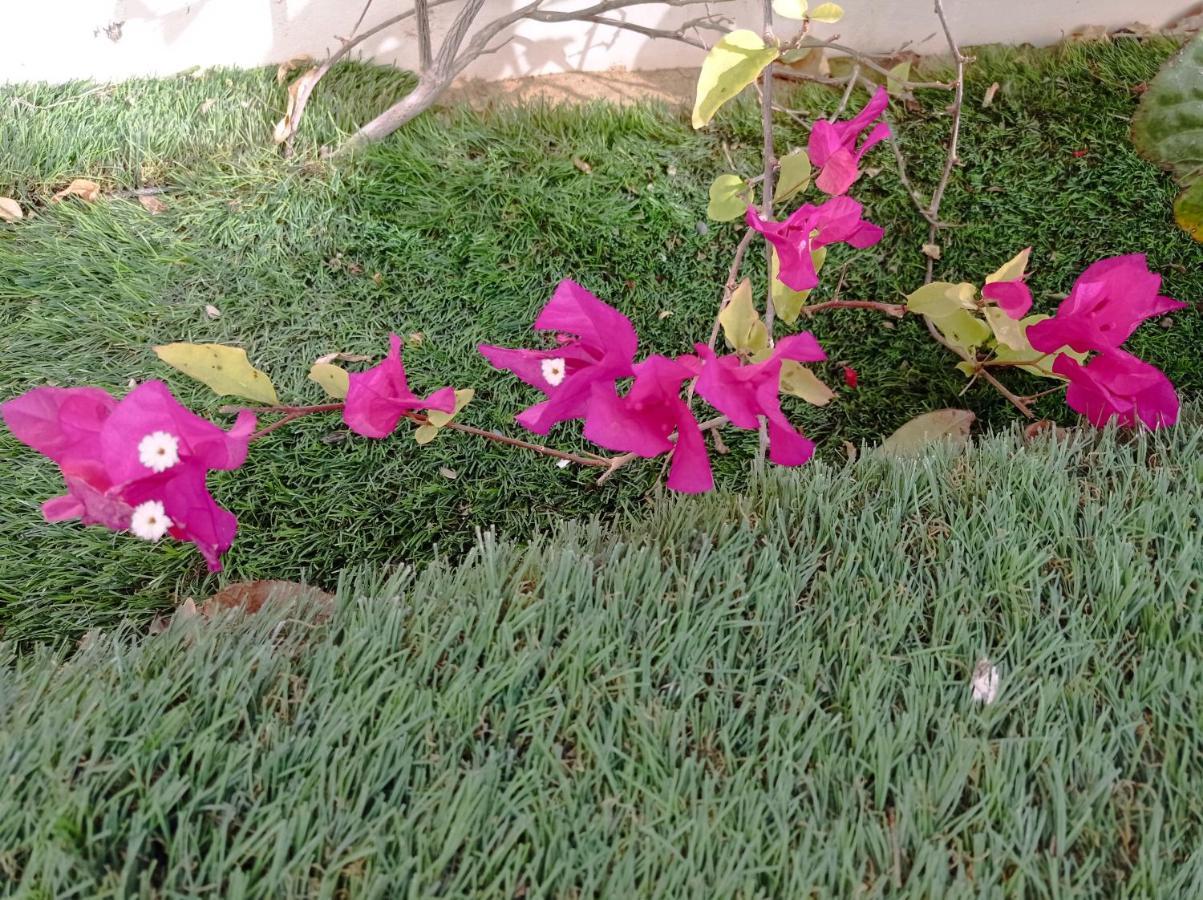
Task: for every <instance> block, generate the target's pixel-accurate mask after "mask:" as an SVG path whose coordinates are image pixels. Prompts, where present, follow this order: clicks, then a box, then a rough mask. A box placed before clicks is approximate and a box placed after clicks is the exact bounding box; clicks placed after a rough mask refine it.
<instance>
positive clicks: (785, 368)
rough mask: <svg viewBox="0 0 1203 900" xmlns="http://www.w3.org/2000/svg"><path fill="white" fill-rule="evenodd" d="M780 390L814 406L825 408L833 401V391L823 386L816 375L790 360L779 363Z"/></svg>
mask: <svg viewBox="0 0 1203 900" xmlns="http://www.w3.org/2000/svg"><path fill="white" fill-rule="evenodd" d="M781 390H783V391H784V392H785V393H787V394H790V395H792V396H794V397H801V398H802V399H803V400H805V401H806V402H807V403H810V404H813V405H814V406H826V405H827V404H828V403H830V402H831V401H832V400H834V399H835V391H833V390H832V389H831V388H829V387H828V386H827V385H825V384H823V382H822V381H820V380H819V376H818V375H816V374H815V373H814V372H812V371H811V370H810V369H808V368H807V367H806V366H804V365H802V364H801V363H799V362H795V361H794V360H792V359H787V360H785V361H784V362H782V363H781Z"/></svg>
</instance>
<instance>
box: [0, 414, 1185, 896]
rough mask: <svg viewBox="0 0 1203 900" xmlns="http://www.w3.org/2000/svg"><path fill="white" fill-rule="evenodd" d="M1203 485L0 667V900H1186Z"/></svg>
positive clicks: (771, 545)
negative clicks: (993, 678) (9, 895)
mask: <svg viewBox="0 0 1203 900" xmlns="http://www.w3.org/2000/svg"><path fill="white" fill-rule="evenodd" d="M1201 451H1203V429H1200V428H1199V427H1183V428H1181V429H1178V430H1176V431H1174V432H1171V433H1161V434H1159V435H1157V436H1155V437H1149V436H1145V437H1139V438H1135V439H1132V438H1128V437H1125V438H1123V439H1122V440H1117V438H1116V437H1115V436H1114V435H1113V434H1108V435H1102V436H1097V435H1095V434H1094V433H1084V434H1082V435H1080V436H1079V437H1078V438H1077V439H1075V440H1073V441H1072V442H1069V443H1061V444H1058V443H1053V442H1050V441H1038V442H1037V444H1036V445H1035V446H1033V447H1030V448H1026V449H1023V448H1021V447H1020V446H1019V445H1018V444H1017V441H1016V440H1015V438H1014V437H1013V436H1005V435H1004V436H998V437H994V438H991V439H988V440H986V441H984V442H982V443H981V444H979V445H978V446H976V447H972V448H970V450H968V451H967V452H966V453H964V454H961V455H957V454H954V453H951V452H936V453H933V454H930V455H928V456H926V457H924V458H922V459H920V460H918V461H914V462H898V461H884V460H880V459H876V458H872V457H870V458H867V459H864V460H862V461H861V462H859V463H857V464H855V465H850V466H837V465H832V464H830V463H826V462H820V463H816V464H814V465H813V466H811V467H810V468H809V469H808V470H807V472H806V474H805V476H804V477H799V476H798V475H795V474H793V473H780V472H775V473H772V474H771V475H770V476H768V477H766V478H764V479H761V480H754V481H753V483H752V484H751V486H750V488H749V490H748V492H747V493H745V494H736V493H730V492H722V493H720V494H717V495H714V496H710V497H706V498H698V499H674V500H671V501H667V502H657V503H656V504H654V505H653V506H652V507H650V508H649V509H648V510H646V511H645V512H644V513H642V514H641V515H640V516H638V517H635V518H634V519H633V520H632V521H627V522H624V523H623V524H622V525H621V526H620V527H617V528H614V527H611V526H608V525H605V524H597V523H594V524H589V525H564V526H561V527H559V528H557V529H556V531H555V533H554V534H550V535H546V536H544V537H541V538H537V539H535V540H533V541H531V542H529V543H515V542H509V541H506V540H499V539H495V538H493V537H491V536H486V537H485V538H483V539H481V540H480V541H478V542H477V543H476V544H475V546H474V549H473V550H472V551H471V552H470V553H469V554H468V555H467V556H466V558H464V559H463V560H462V561H461V562H459V563H455V564H452V563H448V562H441V561H440V562H435V563H433V564H431V565H429V566H427V567H425V568H422V569H418V570H415V569H410V568H406V567H402V568H399V569H393V570H390V571H385V572H380V571H375V572H368V571H364V570H360V571H359V572H358V573H357V574H349V575H347V576H346V577H345V578H344V579H343V581H342V584H341V587H340V597H339V603H338V608H337V612H336V614H335V616H334V617H333V619H332V620H331V621H329V622H327V623H325V624H314V623H313V621H312V615H311V614H309V613H306V612H304V611H294V612H291V613H287V614H284V615H286V616H287V618H286V620H285V621H284V624H280V621H281V615H282V614H279V613H277V614H272V613H262V614H260V615H258V616H256V617H250V618H248V619H244V620H242V622H241V623H239V622H237V621H233V620H219V621H216V622H212V623H209V624H198V623H196V622H190V623H177V625H176V626H174V627H173V628H172V629H171V630H169V631H168V632H167V633H166V634H165V635H163V636H159V637H154V638H143V637H142V636H141V635H140V634H139V632H138V631H137V630H134V629H131V628H125V627H123V628H120V629H118V630H116V631H114V632H112V633H109V634H107V635H101V636H99V637H97V638H96V639H95V640H94V641H93V642H92V643H91V644H90V645H89V646H88V647H86V648H85V649H83V650H80V651H79V652H76V653H74V655H68V654H64V653H62V652H60V651H57V650H53V649H51V648H50V647H48V646H45V645H43V646H42V647H41V648H40V649H38V650H36V651H34V652H33V653H29V654H23V655H21V654H17V653H16V652H15V651H16V648H15V646H14V645H13V643H12V642H10V643H8V644H6V645H0V784H4V785H5V790H4V791H0V880H2V879H7V881H8V884H9V886H10V888H11V889H12V890H13V892H15V893H16V894H18V895H20V896H25V897H64V896H87V897H107V896H113V897H128V896H137V895H142V896H189V897H195V896H207V895H211V896H222V897H227V896H228V897H272V898H275V897H286V896H322V897H331V896H356V897H369V896H375V897H383V896H389V897H392V896H410V897H428V896H436V895H437V896H450V897H463V896H482V897H510V896H527V897H574V896H579V897H602V896H604V897H616V898H618V897H622V898H627V897H707V898H709V897H810V896H816V897H850V896H860V895H861V894H862V893H863V895H865V896H870V897H876V896H886V895H889V896H906V897H916V898H928V897H941V896H950V897H1001V896H1010V897H1065V896H1073V897H1087V896H1097V897H1104V896H1106V897H1115V896H1125V897H1197V896H1199V895H1200V893H1201V892H1203V850H1201V849H1200V848H1203V765H1201V762H1203V760H1200V747H1203V733H1201V728H1203V720H1201V719H1200V709H1201V708H1203V672H1201V671H1200V659H1201V658H1203V639H1201V635H1203V611H1201V609H1200V605H1199V602H1198V601H1199V598H1200V596H1201V595H1203V583H1201V582H1200V570H1199V560H1200V559H1201V558H1203V532H1201V530H1200V528H1201V523H1200V513H1201V511H1203V463H1201V462H1200V460H1201V459H1203V455H1201ZM310 613H311V611H310ZM982 656H986V657H988V658H989V659H991V660H993V661H994V662H995V663H996V664H997V665H998V667H999V669H1000V672H1001V685H1002V686H1001V691H1000V693H999V697H998V700H997V702H996V703H995V704H994V705H992V706H981V705H976V704H974V703H973V702H972V701H971V699H970V690H969V684H968V682H969V675H970V672H971V670H972V668H973V666H974V663H975V661H976V660H977V659H979V658H980V657H982Z"/></svg>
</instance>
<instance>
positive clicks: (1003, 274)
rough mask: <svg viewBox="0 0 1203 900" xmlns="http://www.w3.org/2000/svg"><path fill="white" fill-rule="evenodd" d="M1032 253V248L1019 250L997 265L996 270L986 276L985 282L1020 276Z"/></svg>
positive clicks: (1013, 279)
mask: <svg viewBox="0 0 1203 900" xmlns="http://www.w3.org/2000/svg"><path fill="white" fill-rule="evenodd" d="M1031 255H1032V248H1031V247H1028V248H1027V249H1026V250H1020V251H1019V252H1018V253H1016V254H1015V256H1014V257H1012V258H1011V259H1009V260H1008V261H1007V262H1005V263H1003V264H1002V265H1001V266H999V268H998V270H997V271H995V272H994V273H992V274H990V275H987V276H986V284H993V283H994V282H996V281H1015V280H1016V279H1017V278H1022V277H1023V273H1024V272H1025V271H1026V270H1027V267H1028V258H1029V257H1030V256H1031Z"/></svg>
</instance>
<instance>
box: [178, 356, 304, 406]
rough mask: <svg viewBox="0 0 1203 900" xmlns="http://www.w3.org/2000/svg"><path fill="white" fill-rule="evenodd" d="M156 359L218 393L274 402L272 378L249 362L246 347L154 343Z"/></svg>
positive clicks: (263, 401) (221, 395)
mask: <svg viewBox="0 0 1203 900" xmlns="http://www.w3.org/2000/svg"><path fill="white" fill-rule="evenodd" d="M155 353H156V354H157V355H158V357H159V359H161V360H163V362H165V363H167V365H169V366H171V367H172V368H174V369H178V370H179V371H181V372H183V373H184V374H185V375H187V376H188V377H190V378H195V379H196V380H197V381H199V382H201V383H202V384H204V385H206V386H207V387H208V388H209V389H210V390H212V391H213V393H215V394H217V395H218V396H219V397H227V396H233V397H244V398H246V399H247V400H257V401H258V402H260V403H270V404H276V403H279V402H280V401H279V400H278V399H277V397H276V389H275V388H274V387H273V386H272V383H271V379H269V378H268V377H267V376H266V375H264V374H263V373H262V372H260V371H259V370H258V369H256V368H255V367H254V366H252V365H251V364H250V362H249V361H248V360H247V358H246V351H245V350H243V349H241V348H239V347H226V346H224V345H223V344H164V345H162V346H159V347H155Z"/></svg>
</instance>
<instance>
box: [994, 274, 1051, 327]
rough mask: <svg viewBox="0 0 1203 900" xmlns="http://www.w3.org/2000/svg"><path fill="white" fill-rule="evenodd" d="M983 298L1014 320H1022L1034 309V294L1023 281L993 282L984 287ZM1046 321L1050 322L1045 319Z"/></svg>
mask: <svg viewBox="0 0 1203 900" xmlns="http://www.w3.org/2000/svg"><path fill="white" fill-rule="evenodd" d="M982 296H983V297H985V298H986V299H987V300H993V301H994V302H995V303H997V304H998V308H999V309H1001V310H1002V311H1003V312H1005V313H1006V314H1007V315H1008V316H1010V317H1011V318H1012V319H1016V320H1018V319H1022V318H1023V317H1024V316H1026V315H1027V314H1028V310H1030V309H1031V308H1032V292H1031V291H1030V290H1028V286H1027V285H1026V284H1024V283H1023V280H1022V279H1015V280H1014V281H992V282H990V283H989V284H987V285H985V286H984V287H982ZM1044 321H1048V320H1047V319H1045V320H1044Z"/></svg>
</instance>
